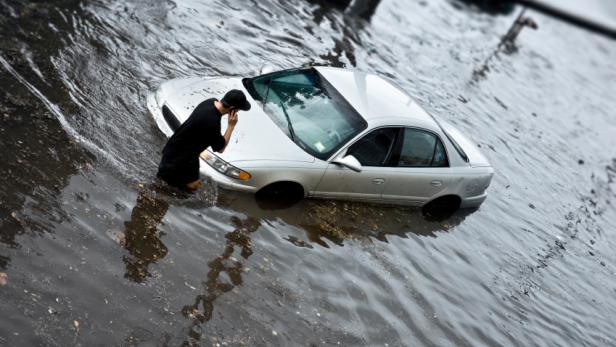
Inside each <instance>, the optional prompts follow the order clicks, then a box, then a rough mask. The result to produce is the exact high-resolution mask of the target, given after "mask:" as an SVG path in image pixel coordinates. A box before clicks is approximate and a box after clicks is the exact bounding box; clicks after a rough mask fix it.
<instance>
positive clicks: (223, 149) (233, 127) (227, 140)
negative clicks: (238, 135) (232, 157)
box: [218, 123, 235, 153]
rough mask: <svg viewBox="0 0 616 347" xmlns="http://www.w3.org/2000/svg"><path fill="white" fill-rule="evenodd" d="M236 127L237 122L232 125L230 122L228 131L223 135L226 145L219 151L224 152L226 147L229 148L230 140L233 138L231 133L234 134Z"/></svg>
mask: <svg viewBox="0 0 616 347" xmlns="http://www.w3.org/2000/svg"><path fill="white" fill-rule="evenodd" d="M234 129H235V124H233V125H231V124H230V123H229V125H228V126H227V131H225V134H224V135H223V137H224V138H225V145H224V147H223V148H221V149H220V151H218V153H222V152H224V151H225V148H227V145H228V144H229V140H231V134H233V130H234Z"/></svg>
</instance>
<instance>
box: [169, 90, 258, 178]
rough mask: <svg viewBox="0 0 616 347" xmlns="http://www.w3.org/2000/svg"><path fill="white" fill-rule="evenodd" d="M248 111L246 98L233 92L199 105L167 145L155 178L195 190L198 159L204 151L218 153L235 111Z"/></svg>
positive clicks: (225, 141)
mask: <svg viewBox="0 0 616 347" xmlns="http://www.w3.org/2000/svg"><path fill="white" fill-rule="evenodd" d="M249 109H250V103H249V102H248V100H246V95H244V93H243V92H242V91H241V90H237V89H233V90H230V91H229V92H227V94H225V96H224V97H223V98H222V99H221V100H220V101H219V100H216V99H215V98H211V99H207V100H205V101H203V102H202V103H200V104H199V105H198V106H197V107H196V108H195V110H194V111H193V112H192V114H191V115H190V117H188V119H187V120H186V121H185V122H184V123H183V124H182V125H180V127H179V128H177V129H176V130H175V133H174V134H173V136H171V138H169V141H167V144H166V145H165V148H163V157H162V159H161V161H160V165H159V166H158V174H157V176H158V177H159V178H161V179H162V180H163V181H165V182H167V183H168V184H169V185H172V186H175V187H178V188H182V189H188V190H196V189H197V188H199V184H200V181H199V155H200V154H201V152H203V151H205V150H206V149H207V148H208V147H212V150H214V151H216V152H219V153H222V152H223V151H224V150H225V148H226V147H227V144H228V143H229V139H230V138H231V134H232V133H233V129H234V128H235V125H236V124H237V113H238V111H239V110H243V111H248V110H249ZM225 114H227V115H229V118H228V126H227V131H225V134H224V135H221V134H220V119H221V117H222V116H223V115H225Z"/></svg>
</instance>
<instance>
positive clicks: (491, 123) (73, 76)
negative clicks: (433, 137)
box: [0, 0, 616, 346]
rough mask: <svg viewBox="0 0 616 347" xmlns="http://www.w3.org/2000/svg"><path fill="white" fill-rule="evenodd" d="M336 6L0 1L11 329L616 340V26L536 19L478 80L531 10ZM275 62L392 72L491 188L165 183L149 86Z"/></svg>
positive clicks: (151, 339) (211, 339) (210, 340)
mask: <svg viewBox="0 0 616 347" xmlns="http://www.w3.org/2000/svg"><path fill="white" fill-rule="evenodd" d="M341 2H343V1H341ZM607 2H609V1H607V0H606V3H607ZM327 3H328V2H326V1H323V2H319V1H307V0H288V1H286V0H285V1H283V0H264V1H254V0H253V1H248V0H230V1H197V0H186V1H169V0H147V1H142V0H139V1H136V0H131V1H113V0H82V1H76V0H74V1H73V0H54V1H44V2H43V1H41V2H24V1H18V0H0V5H1V6H0V50H1V53H0V65H2V67H1V68H0V157H1V158H2V161H1V163H0V204H1V205H0V345H6V346H21V345H57V346H67V345H83V346H91V345H99V344H104V345H143V346H150V345H168V346H179V345H182V344H184V345H204V346H210V345H216V346H218V345H223V346H224V345H228V346H240V345H246V346H251V345H280V346H293V345H302V346H306V345H346V346H358V345H370V346H447V345H455V346H460V345H467V346H481V345H485V346H499V345H500V346H512V345H519V346H530V345H540V346H569V345H574V346H607V345H615V344H616V329H614V325H613V324H614V322H615V321H616V253H615V252H614V249H615V247H616V235H615V233H616V209H615V207H614V205H613V204H614V202H616V183H615V180H616V115H615V112H616V98H615V97H614V92H615V91H616V68H615V65H614V62H615V61H616V45H615V42H614V41H612V40H609V39H606V38H604V37H601V36H598V35H595V34H591V33H588V32H586V31H583V30H581V29H577V28H575V27H572V26H570V25H568V24H565V23H562V22H559V21H557V20H555V19H552V18H549V17H546V16H544V15H542V14H539V13H536V12H532V11H529V12H528V13H527V14H528V15H529V16H531V17H532V18H533V19H534V20H535V21H536V22H537V23H538V25H539V29H538V30H530V29H525V30H524V31H523V32H522V33H521V35H520V37H519V38H518V42H517V43H518V49H517V51H515V52H509V53H504V52H501V53H499V54H498V55H496V56H494V57H493V58H492V59H490V60H489V61H488V63H487V67H488V68H487V69H485V71H484V74H483V75H476V74H475V75H474V74H473V71H475V70H477V69H478V68H479V67H481V66H482V64H484V61H485V60H486V59H487V58H488V57H489V56H491V55H492V52H493V51H494V50H495V48H496V47H497V45H498V42H499V40H500V37H501V35H503V34H504V33H505V32H506V31H507V29H508V27H509V26H510V24H511V23H512V22H513V20H514V19H515V17H516V16H517V14H518V11H520V8H515V9H514V10H513V11H511V12H508V13H504V14H494V13H488V12H483V11H481V10H480V9H477V8H473V7H469V6H468V5H466V4H465V3H462V2H457V1H454V0H451V1H450V0H436V1H393V0H382V1H381V2H380V3H379V4H378V6H377V7H376V9H375V11H370V10H369V11H365V12H356V11H351V10H349V9H346V12H345V8H344V4H340V5H331V4H329V5H327ZM609 5H610V6H611V5H613V4H611V3H610V4H609ZM606 6H608V5H606ZM264 64H270V65H273V66H274V67H276V68H290V67H296V66H300V65H304V64H320V65H333V66H345V67H349V68H358V69H361V70H364V71H370V72H375V73H378V74H380V75H382V76H385V77H387V78H390V79H392V80H393V81H395V82H396V83H397V84H399V85H400V86H401V87H402V88H404V89H405V90H406V91H407V92H408V93H409V94H410V95H412V96H413V97H414V98H415V99H416V100H417V101H418V102H419V103H420V104H421V105H422V106H423V107H424V108H426V109H427V110H428V111H430V112H431V113H433V114H434V115H436V116H437V117H440V118H442V119H446V120H448V121H450V122H452V123H454V124H455V125H457V126H458V127H459V128H460V129H461V130H462V131H463V132H464V133H467V134H468V135H469V136H470V137H472V138H473V140H474V141H476V142H477V143H478V145H479V146H480V147H481V148H482V150H483V152H484V154H485V155H486V156H487V157H488V159H489V160H490V162H491V163H492V164H493V165H494V167H495V170H496V175H495V177H494V180H493V181H492V185H491V186H490V188H489V196H488V199H487V200H486V202H485V203H484V204H483V205H482V206H481V207H480V208H479V209H478V210H475V211H460V212H458V213H456V214H455V215H453V216H452V217H450V218H448V219H445V220H442V221H430V220H427V219H426V218H425V217H424V216H423V215H422V213H421V211H419V210H414V209H408V208H397V207H390V206H373V205H364V204H356V203H343V202H332V201H317V200H305V201H302V202H300V203H298V204H296V205H294V206H292V207H290V208H286V209H272V208H271V206H268V205H267V204H265V205H264V204H260V203H257V202H256V201H255V199H254V197H252V196H250V195H244V194H237V193H233V192H228V191H223V190H218V189H217V188H216V187H214V186H213V185H212V184H206V185H205V187H203V189H202V190H201V191H199V192H198V193H196V194H194V195H182V194H178V193H176V192H173V191H169V190H166V189H165V188H164V187H160V185H159V184H158V183H157V182H156V180H155V178H154V176H155V172H156V167H157V164H158V161H159V159H160V150H161V148H162V146H163V145H164V143H165V138H164V137H163V135H162V134H161V133H160V131H159V130H158V128H157V127H156V126H155V123H154V121H153V120H152V119H151V117H150V116H149V114H148V113H147V110H146V107H145V96H146V95H147V93H148V92H149V91H150V90H153V89H154V88H156V87H157V86H158V85H159V84H160V83H162V82H164V81H166V80H168V79H171V78H178V77H187V76H195V75H203V76H221V75H222V76H229V75H230V76H253V75H256V74H258V71H259V67H260V66H262V65H264ZM241 117H242V115H241V113H240V122H241Z"/></svg>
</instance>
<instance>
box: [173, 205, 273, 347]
mask: <svg viewBox="0 0 616 347" xmlns="http://www.w3.org/2000/svg"><path fill="white" fill-rule="evenodd" d="M231 222H232V223H233V225H234V226H235V229H234V230H233V231H232V232H230V233H228V234H226V235H225V238H226V239H227V243H226V245H225V248H224V250H223V252H222V254H221V255H219V256H217V257H216V258H214V259H212V260H211V261H210V262H209V263H208V264H207V265H208V267H209V269H210V270H209V272H208V273H207V276H206V280H205V281H204V282H203V290H202V292H201V294H199V295H197V297H196V298H195V301H194V303H193V304H192V305H186V306H184V308H182V314H183V315H184V317H186V318H188V319H191V320H192V322H191V324H190V328H189V331H188V335H189V339H190V340H196V341H199V340H200V339H201V329H199V325H200V324H203V323H206V322H208V321H209V320H210V319H212V313H213V311H214V301H216V299H218V297H220V296H221V295H223V294H224V293H227V292H229V291H231V290H232V289H233V288H235V286H238V285H240V284H242V273H243V272H244V264H243V262H242V261H240V260H238V259H236V258H234V257H233V256H232V255H233V253H234V252H235V250H236V248H237V249H238V250H239V251H240V255H241V256H242V257H243V258H244V259H248V257H250V256H251V255H252V241H251V234H252V233H254V232H255V231H256V230H257V229H258V228H259V226H260V225H261V223H260V222H259V221H257V220H256V219H254V218H252V217H248V218H246V219H245V220H241V219H239V218H238V217H233V218H232V219H231ZM222 273H226V274H227V276H228V277H229V279H230V280H231V283H229V282H226V281H224V280H221V279H220V275H221V274H222ZM190 342H191V341H185V343H184V345H190Z"/></svg>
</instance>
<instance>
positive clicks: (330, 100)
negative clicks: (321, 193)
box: [244, 68, 367, 160]
mask: <svg viewBox="0 0 616 347" xmlns="http://www.w3.org/2000/svg"><path fill="white" fill-rule="evenodd" d="M244 84H245V86H246V88H247V89H248V91H249V92H250V94H251V95H252V97H253V98H254V99H255V100H259V101H261V103H262V105H263V109H264V111H265V113H267V115H269V117H270V118H271V119H272V120H273V121H274V123H276V125H278V127H279V128H280V129H281V130H282V131H283V132H284V133H285V134H287V136H289V138H291V140H293V142H295V143H296V144H297V145H298V146H300V147H301V148H303V149H304V150H305V151H306V152H308V153H310V154H312V155H314V156H315V157H317V158H319V159H323V160H325V159H327V158H329V157H330V156H331V155H332V154H333V153H334V152H335V151H337V150H338V149H339V148H340V147H342V146H343V145H344V144H345V143H347V142H348V141H349V140H350V139H352V138H353V137H355V135H357V134H358V133H360V132H361V131H362V130H364V129H365V128H366V126H367V124H366V121H365V120H364V119H363V118H362V117H361V116H360V115H359V113H357V111H355V109H353V107H352V106H351V105H350V104H349V103H348V102H347V101H346V100H345V99H344V98H343V97H342V95H340V93H338V91H336V89H335V88H334V87H333V86H332V85H331V84H330V83H329V82H327V81H326V80H325V78H324V77H323V76H321V75H320V74H319V73H318V72H317V71H316V70H315V69H312V68H310V69H296V70H286V71H281V72H275V73H271V74H267V75H263V76H258V77H255V78H252V79H246V80H245V81H244Z"/></svg>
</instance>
